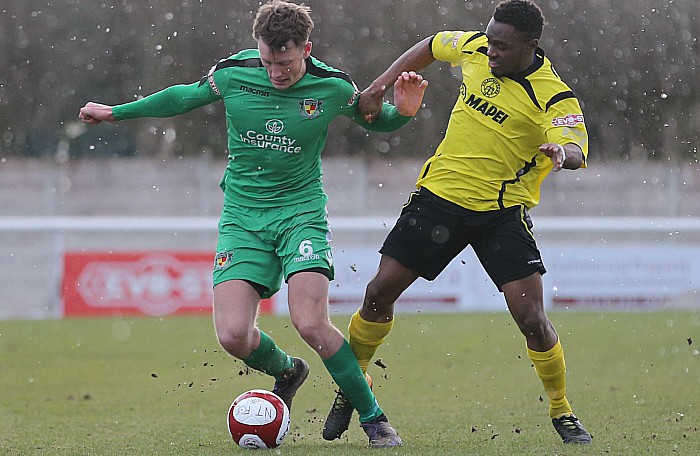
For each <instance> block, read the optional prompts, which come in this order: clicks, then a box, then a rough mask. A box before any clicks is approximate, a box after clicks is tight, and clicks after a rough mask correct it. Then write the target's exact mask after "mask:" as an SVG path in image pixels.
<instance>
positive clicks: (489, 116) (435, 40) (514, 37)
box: [323, 0, 591, 444]
mask: <svg viewBox="0 0 700 456" xmlns="http://www.w3.org/2000/svg"><path fill="white" fill-rule="evenodd" d="M543 25H544V17H543V15H542V11H541V10H540V9H539V7H538V6H537V5H536V4H535V3H533V2H531V1H529V0H506V1H503V2H500V3H499V4H498V5H497V6H496V9H495V11H494V13H493V17H492V18H491V20H490V22H489V23H488V26H487V27H486V30H485V32H481V31H443V32H439V33H437V34H435V35H433V36H430V37H427V38H425V39H424V40H422V41H420V42H419V43H417V44H415V45H414V46H413V47H412V48H410V49H409V50H408V51H406V52H404V54H402V55H401V56H400V57H399V58H398V59H396V60H395V61H394V62H393V63H392V64H391V65H390V66H389V68H388V69H387V70H386V71H385V72H384V73H383V74H381V75H380V76H379V77H378V78H377V79H376V80H375V81H374V82H373V83H372V84H370V86H369V87H368V88H367V89H366V90H365V91H364V92H363V93H362V100H361V101H360V108H361V109H362V110H363V111H364V112H365V113H366V114H367V115H368V119H369V120H371V118H372V116H374V115H376V114H377V113H378V112H379V110H380V107H381V100H382V96H383V95H384V93H385V92H386V91H387V89H388V88H389V87H390V86H391V82H392V81H393V80H394V79H395V78H396V75H398V74H401V73H402V72H404V71H409V70H413V71H418V70H421V69H423V68H425V67H427V66H428V65H430V64H431V63H433V62H435V61H436V60H439V61H442V62H448V63H450V64H451V65H452V66H454V67H460V69H461V74H462V84H461V86H460V88H459V93H458V95H457V100H456V103H455V105H454V107H453V109H452V112H451V115H450V121H449V124H448V126H447V130H446V132H445V137H444V138H443V140H442V142H441V143H440V145H439V146H438V148H437V150H436V151H435V154H434V155H433V156H432V157H430V158H429V159H428V160H427V161H426V163H425V164H424V165H423V168H422V170H421V172H420V175H419V177H418V181H417V183H416V187H417V188H418V191H416V192H414V193H413V194H411V197H410V199H409V201H408V202H407V203H406V205H405V206H404V207H403V210H402V212H401V215H400V217H399V219H398V220H397V222H396V225H395V226H394V228H393V229H392V230H391V232H390V233H389V235H388V236H387V238H386V240H385V241H384V245H383V246H382V247H381V250H380V252H381V254H382V256H381V259H380V262H379V269H378V271H377V273H376V275H375V277H374V278H373V279H372V280H371V281H370V283H369V284H368V285H367V288H366V292H365V297H364V300H363V302H362V306H361V307H360V309H359V310H358V312H356V313H355V314H354V315H353V316H352V318H351V321H350V327H349V334H350V337H349V339H350V345H351V347H352V348H353V351H354V352H355V354H356V355H357V358H358V360H359V362H360V366H361V368H362V369H363V371H366V370H367V367H368V364H369V362H370V360H371V359H372V357H373V356H374V354H375V352H376V350H377V349H378V347H379V346H380V345H381V343H382V342H383V340H384V338H385V337H386V336H387V335H388V334H389V332H390V331H391V328H392V325H393V322H394V318H393V316H394V304H395V302H396V300H397V299H398V297H399V296H400V295H401V293H402V292H403V291H404V290H405V289H406V288H408V287H409V286H410V285H411V284H412V283H413V282H414V281H415V280H417V279H418V277H423V278H425V279H427V280H433V279H435V277H437V276H438V274H440V272H441V271H442V270H443V269H444V268H445V267H446V266H447V264H448V263H449V262H450V261H451V260H452V259H453V258H454V257H455V256H456V255H457V254H459V253H460V252H462V251H463V250H464V249H466V248H467V246H470V245H471V246H472V248H473V250H474V252H475V253H476V255H477V257H478V259H479V261H480V262H481V264H482V266H483V267H484V269H485V270H486V272H487V273H488V274H489V276H490V278H491V280H492V281H493V282H494V284H495V285H496V286H497V287H498V290H499V291H501V292H502V293H503V294H504V296H505V300H506V303H507V305H508V309H509V311H510V313H511V315H512V317H513V319H514V320H515V322H516V323H517V325H518V328H519V329H520V331H521V332H522V334H523V335H524V336H525V340H526V345H527V347H526V349H527V354H528V357H529V358H530V360H531V361H532V363H533V365H534V367H535V371H536V373H537V375H538V377H539V378H540V380H541V381H542V384H543V386H544V389H545V392H546V393H547V397H548V398H549V416H550V418H551V420H552V424H553V425H554V428H555V430H556V431H557V432H558V434H559V436H560V437H561V438H562V441H563V442H564V443H573V444H590V443H591V435H590V434H589V432H588V431H586V429H585V428H584V427H583V425H582V424H581V423H580V421H579V420H578V418H576V416H575V415H574V414H573V411H572V408H571V405H570V403H569V401H568V399H567V396H566V365H565V362H564V351H563V348H562V344H561V342H560V341H559V336H558V334H557V332H556V330H555V329H554V325H552V323H551V321H550V320H549V318H548V317H547V314H546V312H545V308H544V302H543V301H544V298H543V291H542V274H544V273H545V272H546V270H545V267H544V265H543V262H542V258H541V255H540V252H539V250H538V248H537V245H536V242H535V237H534V234H533V232H532V227H533V225H532V222H531V220H530V216H529V215H528V210H529V209H530V208H532V207H534V206H535V205H537V203H539V199H540V185H541V184H542V181H543V180H544V179H545V177H547V175H548V174H549V173H550V172H551V171H559V170H560V169H562V168H566V169H578V168H585V167H586V156H587V154H588V135H587V133H586V126H585V122H584V117H583V112H582V110H581V106H580V104H579V102H578V100H577V98H576V97H575V95H574V93H573V92H572V91H571V89H570V88H569V87H568V86H567V85H566V84H565V83H564V82H563V81H562V80H561V78H560V77H559V75H558V74H557V72H556V71H555V70H554V66H553V65H552V62H551V61H550V60H549V59H548V58H547V57H546V56H545V54H544V51H543V50H542V49H540V48H539V47H538V43H539V39H540V36H541V34H542V28H543ZM352 413H353V410H352V406H351V404H349V403H348V401H347V400H346V398H345V397H344V391H342V390H341V391H340V392H339V393H338V396H337V397H336V399H335V402H334V404H333V406H332V407H331V411H330V413H329V414H328V418H327V419H326V423H325V425H324V431H323V436H324V438H326V439H328V440H333V439H336V438H339V437H340V436H341V435H342V434H343V432H344V431H345V430H346V429H347V426H348V423H349V422H350V418H351V416H352Z"/></svg>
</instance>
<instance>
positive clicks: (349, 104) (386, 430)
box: [80, 0, 427, 448]
mask: <svg viewBox="0 0 700 456" xmlns="http://www.w3.org/2000/svg"><path fill="white" fill-rule="evenodd" d="M309 13H310V9H309V8H308V7H307V6H304V5H297V4H294V3H290V2H285V1H280V0H272V1H270V2H268V3H265V4H263V5H262V6H261V7H260V8H259V9H258V12H257V15H256V18H255V21H254V24H253V37H254V38H255V40H256V41H257V44H258V48H257V49H248V50H243V51H241V52H239V53H237V54H235V55H233V56H231V57H229V58H227V59H223V60H221V61H219V63H218V64H216V65H215V66H214V67H213V68H212V69H211V70H210V71H209V73H208V74H207V75H206V76H205V77H204V78H202V80H201V81H199V82H196V83H193V84H189V85H177V86H173V87H169V88H167V89H164V90H162V91H160V92H157V93H155V94H152V95H150V96H148V97H145V98H143V99H140V100H137V101H134V102H131V103H126V104H122V105H118V106H108V105H103V104H98V103H92V102H90V103H88V104H87V105H86V106H85V107H83V108H82V109H81V110H80V118H81V119H82V120H83V121H84V122H86V123H89V124H99V123H100V122H102V121H107V122H116V121H120V120H126V119H133V118H139V117H169V116H174V115H178V114H182V113H185V112H188V111H191V110H193V109H196V108H199V107H201V106H204V105H207V104H210V103H214V102H217V101H223V102H224V104H225V107H226V120H227V126H228V147H229V164H228V166H227V169H226V172H225V174H224V177H223V179H222V181H221V188H222V189H223V191H224V207H223V211H222V215H221V219H220V222H219V237H218V243H217V253H216V257H215V262H214V326H215V329H216V334H217V337H218V340H219V342H220V344H221V345H222V347H223V348H224V349H225V350H226V351H227V352H228V353H229V354H231V355H232V356H234V357H236V358H239V359H241V360H243V362H244V363H245V364H246V365H247V366H249V367H250V368H252V369H255V370H258V371H261V372H264V373H266V374H269V375H271V376H273V377H274V378H275V380H276V381H275V385H274V388H273V391H274V392H275V393H277V394H278V395H279V396H280V397H281V398H282V399H283V400H284V401H285V403H286V404H287V405H288V406H289V407H290V408H291V405H292V399H293V397H294V395H295V394H296V392H297V389H298V388H299V387H300V386H301V384H302V383H303V382H304V380H305V379H306V377H307V375H308V372H309V367H308V364H307V363H306V361H304V360H303V359H301V358H298V357H292V356H290V355H288V354H287V353H285V352H284V351H283V350H282V349H281V348H280V347H278V346H277V345H276V344H275V342H274V341H273V340H272V338H271V337H270V336H269V335H267V334H265V333H264V332H263V331H262V330H260V329H259V328H258V327H257V324H256V318H257V312H258V305H259V302H260V299H261V298H268V297H270V296H272V295H274V294H275V293H276V292H277V291H278V290H279V288H280V285H281V280H282V279H284V280H285V281H286V282H287V284H288V300H289V302H288V306H289V313H290V317H291V320H292V323H293V325H294V327H295V328H296V329H297V331H298V332H299V335H300V336H301V337H302V339H303V340H304V341H305V342H306V343H307V344H308V345H309V346H310V347H311V348H312V349H314V350H315V351H316V352H317V353H318V355H319V356H320V357H321V359H322V360H323V363H324V365H325V366H326V368H327V369H328V372H329V373H330V375H331V376H332V378H333V379H334V380H335V382H336V383H337V384H338V386H339V387H340V388H341V389H342V391H344V392H345V394H346V395H347V397H348V398H349V400H350V401H351V403H352V405H353V407H354V408H355V409H357V410H358V411H359V415H360V425H361V426H362V428H363V430H364V431H365V433H366V434H367V436H368V438H369V443H370V445H371V446H372V447H374V448H382V447H390V446H397V445H400V444H401V439H400V438H399V436H398V434H397V433H396V431H395V430H394V429H393V427H392V426H391V425H390V424H389V421H388V420H387V418H386V416H385V414H384V412H383V411H382V409H381V408H380V407H379V405H378V403H377V401H376V399H375V397H374V394H373V393H372V391H371V389H370V387H369V385H368V383H367V381H366V380H365V376H364V374H363V372H362V370H361V369H360V366H359V364H358V362H357V359H356V358H355V355H354V354H353V352H352V349H351V348H350V346H349V344H348V342H347V341H346V340H345V338H344V337H343V335H342V333H341V332H340V331H339V330H338V329H337V328H335V327H334V326H333V324H332V323H331V322H330V318H329V313H328V289H329V281H330V280H332V279H333V275H334V270H333V256H332V254H331V247H330V238H331V235H330V229H329V223H328V219H327V212H326V202H327V197H326V194H325V193H324V191H323V188H322V182H321V175H322V171H321V159H320V156H321V152H322V150H323V147H324V144H325V140H326V135H327V132H328V126H329V124H330V122H331V121H332V120H333V119H334V118H336V117H337V116H339V115H343V116H346V117H348V118H350V119H352V120H353V121H355V122H357V123H358V124H361V125H363V126H364V127H367V128H368V129H371V130H375V131H391V130H394V129H396V128H399V127H400V126H402V125H404V124H405V123H406V122H408V121H409V120H410V118H411V117H412V116H414V115H415V114H416V113H417V111H418V109H419V107H420V104H421V103H422V99H423V94H424V92H425V88H426V87H427V81H424V80H423V79H422V77H421V76H420V75H417V74H416V73H413V72H410V73H409V72H405V73H402V74H401V75H400V76H399V77H398V78H396V80H395V86H394V90H395V104H396V106H392V105H389V104H384V106H383V107H382V110H381V111H382V113H381V115H380V116H379V119H378V120H377V121H375V122H373V123H371V124H370V123H368V122H367V121H366V120H365V119H364V117H363V116H362V115H361V114H360V113H359V111H358V110H357V109H356V105H357V101H358V97H359V91H358V90H357V88H356V86H355V84H354V83H353V82H352V80H351V79H350V77H349V76H348V75H347V74H345V73H343V72H341V71H338V70H336V69H334V68H331V67H329V66H328V65H326V64H324V63H323V62H321V61H319V60H317V59H315V58H314V57H312V56H311V47H312V46H311V42H310V41H309V35H310V33H311V30H312V28H313V21H312V19H311V17H310V14H309Z"/></svg>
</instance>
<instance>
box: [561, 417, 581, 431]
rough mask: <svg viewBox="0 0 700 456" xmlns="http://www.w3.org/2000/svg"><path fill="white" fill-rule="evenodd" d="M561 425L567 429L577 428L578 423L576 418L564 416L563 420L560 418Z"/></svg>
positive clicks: (573, 429) (574, 429) (575, 429)
mask: <svg viewBox="0 0 700 456" xmlns="http://www.w3.org/2000/svg"><path fill="white" fill-rule="evenodd" d="M561 425H562V426H563V427H565V428H566V429H567V430H569V431H578V430H579V424H578V420H577V419H576V418H570V417H566V418H564V419H563V420H561Z"/></svg>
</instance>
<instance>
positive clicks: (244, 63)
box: [198, 59, 263, 87]
mask: <svg viewBox="0 0 700 456" xmlns="http://www.w3.org/2000/svg"><path fill="white" fill-rule="evenodd" d="M261 66H263V64H262V60H260V59H243V60H238V59H226V60H222V61H220V62H219V63H217V64H216V67H215V68H214V71H219V70H223V69H224V68H232V67H244V68H259V67H261ZM207 76H209V75H207ZM207 76H204V77H203V78H202V79H201V80H200V81H199V86H198V87H201V86H202V85H204V84H205V83H206V82H207Z"/></svg>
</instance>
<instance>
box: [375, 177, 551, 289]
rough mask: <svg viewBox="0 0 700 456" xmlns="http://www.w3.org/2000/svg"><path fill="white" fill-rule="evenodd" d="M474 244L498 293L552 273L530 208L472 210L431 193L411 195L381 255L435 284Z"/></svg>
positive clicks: (426, 191) (424, 190)
mask: <svg viewBox="0 0 700 456" xmlns="http://www.w3.org/2000/svg"><path fill="white" fill-rule="evenodd" d="M470 245H471V246H472V248H473V249H474V252H475V253H476V256H477V257H478V258H479V261H480V262H481V264H482V265H483V267H484V269H485V270H486V272H487V273H488V275H489V277H491V280H492V281H493V283H494V284H496V286H497V287H498V289H499V290H501V287H502V286H503V285H504V284H506V283H508V282H512V281H513V280H518V279H522V278H525V277H528V276H530V275H532V274H533V273H535V272H539V273H540V274H545V273H546V272H547V270H546V269H545V267H544V264H543V263H542V257H541V254H540V251H539V250H538V248H537V244H536V242H535V238H534V236H533V234H532V221H531V220H530V216H529V215H528V213H527V210H526V209H525V207H523V206H513V207H509V208H506V209H499V210H494V211H485V212H479V211H472V210H469V209H465V208H463V207H461V206H459V205H457V204H454V203H452V202H450V201H447V200H445V199H444V198H440V197H439V196H437V195H435V194H433V193H431V192H430V191H429V190H428V189H426V188H421V189H420V190H419V191H417V192H414V193H412V194H411V196H410V198H409V200H408V203H407V204H406V205H405V206H404V208H403V210H402V211H401V216H400V217H399V219H398V220H397V221H396V225H394V228H393V229H392V230H391V232H390V233H389V235H388V236H387V238H386V240H385V241H384V245H383V246H382V248H381V250H380V253H382V254H384V255H387V256H390V257H392V258H394V259H396V260H397V261H398V262H399V263H401V264H402V265H404V266H405V267H407V268H409V269H411V270H412V271H414V272H415V273H416V274H418V275H419V276H421V277H423V278H425V279H427V280H434V279H435V278H436V277H437V276H438V275H439V274H440V272H442V271H443V270H444V269H445V267H447V265H448V264H449V263H450V261H452V259H454V258H455V257H456V256H457V255H458V254H459V253H460V252H462V251H463V250H464V249H465V248H467V246H470Z"/></svg>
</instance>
